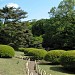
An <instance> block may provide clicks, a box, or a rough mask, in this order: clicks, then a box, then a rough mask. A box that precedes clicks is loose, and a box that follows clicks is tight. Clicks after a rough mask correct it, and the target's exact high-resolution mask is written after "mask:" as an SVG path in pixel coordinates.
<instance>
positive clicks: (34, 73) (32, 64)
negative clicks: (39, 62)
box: [29, 61, 38, 75]
mask: <svg viewBox="0 0 75 75" xmlns="http://www.w3.org/2000/svg"><path fill="white" fill-rule="evenodd" d="M34 65H35V61H30V62H29V70H30V72H33V75H38V73H36V72H35V70H34Z"/></svg>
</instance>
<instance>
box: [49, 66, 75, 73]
mask: <svg viewBox="0 0 75 75" xmlns="http://www.w3.org/2000/svg"><path fill="white" fill-rule="evenodd" d="M50 70H53V71H58V72H62V73H68V74H75V72H73V71H71V70H68V69H66V68H64V67H62V66H60V65H55V66H53V67H50Z"/></svg>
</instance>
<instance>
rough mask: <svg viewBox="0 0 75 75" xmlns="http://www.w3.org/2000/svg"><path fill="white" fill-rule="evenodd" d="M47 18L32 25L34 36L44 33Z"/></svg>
mask: <svg viewBox="0 0 75 75" xmlns="http://www.w3.org/2000/svg"><path fill="white" fill-rule="evenodd" d="M44 23H45V19H41V20H38V21H36V22H34V23H33V25H32V33H33V35H34V36H40V35H43V34H44V32H45V31H44Z"/></svg>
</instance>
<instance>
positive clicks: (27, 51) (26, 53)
mask: <svg viewBox="0 0 75 75" xmlns="http://www.w3.org/2000/svg"><path fill="white" fill-rule="evenodd" d="M22 50H24V54H25V55H28V56H31V54H29V52H30V51H34V50H36V48H22Z"/></svg>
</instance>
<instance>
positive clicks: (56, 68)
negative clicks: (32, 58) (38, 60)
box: [39, 65, 75, 75]
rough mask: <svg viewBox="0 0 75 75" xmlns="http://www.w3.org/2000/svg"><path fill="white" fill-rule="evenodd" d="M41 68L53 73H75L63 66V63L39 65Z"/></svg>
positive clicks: (61, 74) (62, 74)
mask: <svg viewBox="0 0 75 75" xmlns="http://www.w3.org/2000/svg"><path fill="white" fill-rule="evenodd" d="M39 66H40V68H41V69H43V70H45V71H46V72H47V73H50V74H51V75H75V74H74V73H71V72H69V71H66V70H64V69H63V68H62V66H61V65H39Z"/></svg>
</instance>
